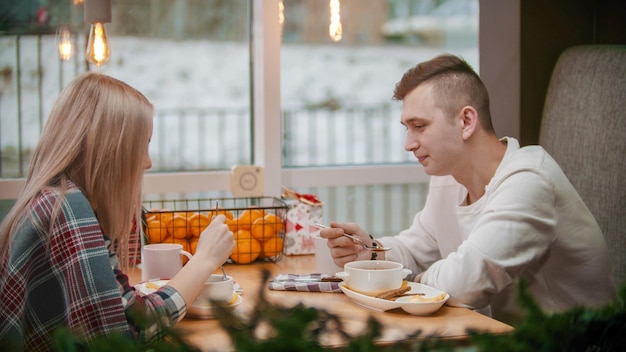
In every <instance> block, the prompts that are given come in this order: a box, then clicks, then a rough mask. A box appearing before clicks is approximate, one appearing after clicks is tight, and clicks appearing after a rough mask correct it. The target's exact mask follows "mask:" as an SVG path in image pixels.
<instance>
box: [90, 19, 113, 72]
mask: <svg viewBox="0 0 626 352" xmlns="http://www.w3.org/2000/svg"><path fill="white" fill-rule="evenodd" d="M85 56H86V58H87V61H89V62H90V63H92V64H95V65H96V66H98V67H100V66H101V65H103V64H106V63H107V62H109V60H110V59H111V50H110V49H109V42H108V41H107V35H106V31H105V29H104V24H102V23H93V24H92V25H91V28H90V29H89V42H88V43H87V52H86V53H85Z"/></svg>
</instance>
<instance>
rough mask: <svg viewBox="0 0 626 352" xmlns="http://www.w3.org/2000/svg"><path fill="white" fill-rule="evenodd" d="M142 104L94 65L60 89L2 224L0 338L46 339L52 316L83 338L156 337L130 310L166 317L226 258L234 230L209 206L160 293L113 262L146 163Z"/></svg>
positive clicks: (21, 342) (146, 116) (22, 344)
mask: <svg viewBox="0 0 626 352" xmlns="http://www.w3.org/2000/svg"><path fill="white" fill-rule="evenodd" d="M152 114H153V107H152V105H151V104H150V102H149V101H148V100H147V99H146V98H145V97H144V96H143V95H142V94H141V93H140V92H138V91H137V90H135V89H134V88H132V87H130V86H128V85H127V84H125V83H123V82H121V81H119V80H116V79H114V78H111V77H108V76H106V75H103V74H98V73H86V74H83V75H80V76H78V77H77V78H75V79H74V80H73V81H72V82H71V83H70V84H69V85H68V86H67V87H66V88H65V89H64V90H63V92H61V95H60V97H59V98H58V100H57V101H56V103H55V105H54V106H53V108H52V111H51V113H50V116H49V119H48V121H47V123H46V126H45V128H44V130H43V132H42V134H41V136H40V140H39V143H38V145H37V147H36V149H35V151H34V153H33V157H32V160H31V162H30V165H29V170H28V175H27V178H26V185H25V187H24V189H23V190H22V192H21V195H20V197H19V199H17V202H16V204H15V205H14V207H13V208H12V210H11V212H10V213H9V214H8V215H7V217H6V218H5V220H4V221H3V222H2V225H1V226H0V340H1V341H4V342H7V341H9V342H10V343H12V344H15V347H17V348H18V349H25V350H46V349H48V348H50V341H51V333H52V332H53V331H54V330H55V329H57V328H59V327H62V326H63V327H68V328H70V329H72V330H73V331H76V332H78V333H80V334H81V335H82V336H83V337H85V338H86V339H88V340H89V339H91V338H93V337H95V336H98V335H106V334H112V333H121V334H125V335H127V336H133V337H143V338H146V337H154V336H158V332H159V326H157V325H154V326H149V327H147V328H141V327H139V326H137V324H136V322H135V320H134V319H133V318H132V317H133V314H129V312H143V313H158V314H163V315H165V316H166V317H167V319H165V321H166V325H172V324H175V323H176V322H177V321H179V320H180V319H182V318H183V316H184V315H185V312H186V306H187V305H189V304H191V302H192V301H193V300H194V298H195V296H196V295H197V294H198V292H199V291H200V288H201V285H202V283H203V282H204V281H205V279H206V278H208V276H209V275H210V274H211V273H212V272H213V271H214V270H215V269H216V268H218V267H219V265H221V264H222V263H224V262H225V261H226V260H227V258H228V256H229V254H230V253H231V251H232V249H233V247H234V239H233V235H232V232H230V231H229V229H228V226H227V225H226V224H224V220H225V218H224V216H223V215H219V216H217V217H216V218H215V219H214V221H213V222H212V223H211V224H210V225H209V227H208V228H207V229H206V230H205V231H204V232H203V233H202V235H201V237H200V241H199V243H198V247H197V250H196V254H195V255H194V257H193V258H192V259H191V260H190V261H189V262H188V263H187V264H186V265H185V266H184V267H183V269H182V270H181V271H180V272H179V273H178V274H177V275H176V276H175V277H174V278H172V279H171V280H170V282H169V284H168V285H167V286H165V287H163V288H162V289H160V290H159V291H158V292H156V293H154V294H151V295H148V296H145V297H140V296H139V295H138V294H137V293H136V292H135V290H134V289H133V288H132V287H131V286H130V285H129V283H128V278H127V276H126V275H125V274H124V273H123V272H122V270H121V269H122V268H120V263H128V260H127V255H128V254H127V253H128V236H129V233H130V230H131V227H132V225H133V220H134V219H135V216H136V214H137V213H138V210H139V209H140V207H141V184H142V178H143V173H144V170H145V169H148V168H150V167H151V166H152V161H151V160H150V156H149V155H148V145H149V142H150V138H151V136H152ZM114 248H117V250H116V251H114ZM116 253H117V254H119V256H118V255H117V254H116ZM118 257H119V260H118ZM161 320H162V319H161Z"/></svg>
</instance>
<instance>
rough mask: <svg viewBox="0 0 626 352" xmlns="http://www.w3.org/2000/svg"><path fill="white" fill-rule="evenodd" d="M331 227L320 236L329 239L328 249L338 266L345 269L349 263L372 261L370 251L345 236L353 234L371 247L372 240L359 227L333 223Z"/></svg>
mask: <svg viewBox="0 0 626 352" xmlns="http://www.w3.org/2000/svg"><path fill="white" fill-rule="evenodd" d="M330 227H331V228H330V229H322V230H321V231H320V236H321V237H323V238H327V239H328V248H330V254H331V255H332V256H333V259H334V261H335V264H336V265H337V266H340V267H343V266H344V264H346V263H349V262H353V261H356V260H369V259H371V257H372V253H371V252H370V251H369V250H367V249H365V248H363V246H362V245H361V244H360V243H358V242H356V241H354V240H352V239H350V238H348V237H344V236H343V234H344V233H347V234H351V235H354V236H356V237H358V238H360V239H361V240H363V242H365V243H367V244H370V245H371V243H372V239H371V238H370V237H369V235H368V234H367V232H366V231H365V230H363V229H362V228H361V227H360V226H359V225H357V224H355V223H337V222H331V223H330Z"/></svg>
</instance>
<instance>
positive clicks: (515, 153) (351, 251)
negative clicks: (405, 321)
mask: <svg viewBox="0 0 626 352" xmlns="http://www.w3.org/2000/svg"><path fill="white" fill-rule="evenodd" d="M394 99H396V100H401V101H402V102H403V106H402V116H401V123H402V124H403V125H404V126H405V127H406V130H407V135H406V144H405V149H406V150H407V151H409V152H412V153H413V154H414V155H415V157H416V158H417V159H418V161H419V162H420V164H422V166H423V167H424V170H425V171H426V173H427V174H429V175H431V176H432V177H431V181H430V188H429V195H428V198H427V200H426V204H425V206H424V208H423V209H422V210H421V211H420V212H419V213H417V215H416V216H415V218H414V220H413V224H412V225H411V227H410V228H409V229H407V230H404V231H402V232H401V233H400V234H398V235H397V236H390V237H383V238H380V239H379V242H380V244H381V245H382V246H385V247H391V248H393V250H391V251H389V252H386V253H385V254H380V253H379V254H378V258H377V259H385V260H392V261H397V262H401V263H403V264H404V265H405V266H406V267H408V268H409V269H411V270H412V271H413V272H414V273H416V274H417V275H416V277H415V281H417V282H421V283H424V284H427V285H430V286H433V287H437V288H439V289H442V290H445V291H447V292H448V293H449V294H450V296H451V299H450V300H449V301H448V303H449V304H450V305H454V306H464V307H469V308H472V309H478V310H480V311H481V312H484V313H485V314H489V315H492V316H493V317H494V318H496V319H500V320H503V321H507V322H511V321H513V320H514V319H515V317H516V316H517V314H518V313H519V312H518V308H517V307H516V304H515V293H514V290H513V289H514V288H515V282H516V280H517V279H518V278H523V279H525V280H526V281H527V283H528V284H529V289H530V293H531V294H532V295H533V297H534V298H535V300H536V301H537V302H538V303H539V304H540V306H541V307H542V308H543V309H544V310H546V311H549V312H555V311H562V310H566V309H569V308H571V307H573V306H577V305H585V306H599V305H603V304H605V303H608V302H610V301H611V300H612V299H613V298H614V297H615V294H616V289H615V284H614V282H613V279H612V276H611V268H610V264H609V258H608V252H607V248H606V244H605V241H604V238H603V236H602V233H601V231H600V228H599V226H598V224H597V223H596V221H595V219H594V218H593V216H592V214H591V213H590V212H589V210H588V209H587V207H586V206H585V204H584V202H583V201H582V199H581V198H580V196H579V195H578V193H577V192H576V190H575V189H574V188H573V186H572V185H571V184H570V182H569V181H568V179H567V177H566V176H565V175H564V174H563V172H562V171H561V169H560V167H559V166H558V164H557V163H556V162H555V161H554V159H552V157H550V155H549V154H548V153H547V152H546V151H545V150H544V149H543V148H541V147H539V146H528V147H524V148H520V146H519V143H518V141H517V140H515V139H513V138H506V137H505V138H501V139H499V138H498V137H497V136H496V134H495V131H494V129H493V126H492V123H491V115H490V111H489V96H488V93H487V89H486V88H485V86H484V84H483V83H482V81H481V80H480V78H479V77H478V75H477V74H476V73H475V72H474V71H473V69H472V68H471V67H470V66H469V65H468V64H467V63H466V62H465V61H464V60H462V59H461V58H458V57H456V56H452V55H441V56H438V57H435V58H434V59H432V60H430V61H427V62H424V63H421V64H419V65H417V66H416V67H414V68H412V69H410V70H408V71H407V72H406V73H405V74H404V76H403V77H402V79H401V80H400V82H399V83H398V84H397V85H396V89H395V92H394ZM331 226H332V227H334V229H328V230H322V231H321V235H322V237H326V238H328V239H329V241H328V246H329V247H330V248H331V253H332V255H333V257H334V259H335V263H336V264H337V265H343V264H345V263H347V262H350V261H355V260H367V259H371V258H372V253H371V252H370V251H368V250H364V249H363V247H362V246H359V245H357V244H355V243H354V242H352V241H351V240H350V239H348V238H346V237H342V236H341V234H342V233H344V232H346V233H353V234H356V235H357V236H359V237H360V238H361V239H363V240H365V241H367V242H372V240H371V239H370V237H369V236H368V234H367V232H366V231H365V230H363V229H361V228H360V227H359V226H358V225H357V224H353V223H331ZM374 242H376V241H374Z"/></svg>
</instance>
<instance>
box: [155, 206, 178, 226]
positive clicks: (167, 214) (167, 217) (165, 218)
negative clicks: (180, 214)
mask: <svg viewBox="0 0 626 352" xmlns="http://www.w3.org/2000/svg"><path fill="white" fill-rule="evenodd" d="M160 211H161V213H155V214H157V216H158V217H159V220H161V222H162V223H164V224H167V223H168V222H170V221H171V220H172V218H173V217H174V213H173V212H172V211H170V210H167V209H162V210H160Z"/></svg>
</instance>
